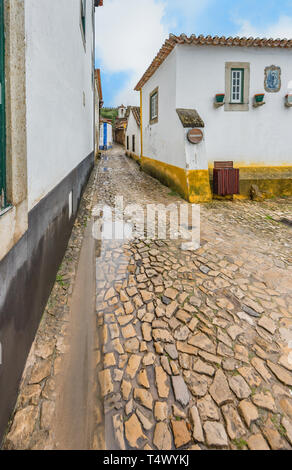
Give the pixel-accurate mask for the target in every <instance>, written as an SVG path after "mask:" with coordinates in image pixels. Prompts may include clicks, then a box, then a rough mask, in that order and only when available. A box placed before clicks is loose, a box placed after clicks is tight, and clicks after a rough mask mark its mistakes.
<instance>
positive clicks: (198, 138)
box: [188, 129, 204, 144]
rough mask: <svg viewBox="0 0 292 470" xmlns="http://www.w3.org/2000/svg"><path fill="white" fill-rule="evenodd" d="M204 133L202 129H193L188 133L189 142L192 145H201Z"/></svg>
mask: <svg viewBox="0 0 292 470" xmlns="http://www.w3.org/2000/svg"><path fill="white" fill-rule="evenodd" d="M203 136H204V135H203V132H202V131H201V129H191V130H190V131H189V132H188V141H189V142H190V143H191V144H199V143H200V142H202V140H203Z"/></svg>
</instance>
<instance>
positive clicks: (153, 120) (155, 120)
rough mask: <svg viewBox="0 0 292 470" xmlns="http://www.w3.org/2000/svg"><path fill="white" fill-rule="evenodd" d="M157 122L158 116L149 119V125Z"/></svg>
mask: <svg viewBox="0 0 292 470" xmlns="http://www.w3.org/2000/svg"><path fill="white" fill-rule="evenodd" d="M157 123H158V118H155V119H151V120H150V125H152V124H157Z"/></svg>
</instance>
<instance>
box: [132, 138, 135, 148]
mask: <svg viewBox="0 0 292 470" xmlns="http://www.w3.org/2000/svg"><path fill="white" fill-rule="evenodd" d="M132 151H133V152H135V136H134V135H132Z"/></svg>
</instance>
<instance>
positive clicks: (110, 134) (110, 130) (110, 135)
mask: <svg viewBox="0 0 292 470" xmlns="http://www.w3.org/2000/svg"><path fill="white" fill-rule="evenodd" d="M106 127H107V139H106V145H107V146H108V147H110V146H111V145H112V143H113V126H112V125H111V124H108V123H107V124H106ZM99 145H100V147H103V146H104V123H103V122H101V124H100V131H99Z"/></svg>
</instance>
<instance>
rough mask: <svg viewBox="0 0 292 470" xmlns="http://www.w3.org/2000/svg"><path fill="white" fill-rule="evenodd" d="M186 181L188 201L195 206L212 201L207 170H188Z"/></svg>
mask: <svg viewBox="0 0 292 470" xmlns="http://www.w3.org/2000/svg"><path fill="white" fill-rule="evenodd" d="M186 173H187V181H188V189H189V192H188V201H189V202H191V203H193V204H196V203H200V202H209V201H211V199H212V193H211V186H210V179H209V172H208V170H189V171H187V172H186Z"/></svg>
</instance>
